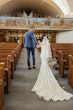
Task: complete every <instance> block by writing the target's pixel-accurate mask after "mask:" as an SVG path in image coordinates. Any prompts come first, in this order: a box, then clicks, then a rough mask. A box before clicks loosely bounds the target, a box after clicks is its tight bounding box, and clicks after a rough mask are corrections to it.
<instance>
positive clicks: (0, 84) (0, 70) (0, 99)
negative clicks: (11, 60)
mask: <svg viewBox="0 0 73 110" xmlns="http://www.w3.org/2000/svg"><path fill="white" fill-rule="evenodd" d="M0 110H4V63H0Z"/></svg>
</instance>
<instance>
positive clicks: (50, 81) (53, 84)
mask: <svg viewBox="0 0 73 110" xmlns="http://www.w3.org/2000/svg"><path fill="white" fill-rule="evenodd" d="M40 46H41V55H40V57H41V62H42V63H41V67H40V72H39V75H38V78H37V81H36V83H35V85H34V87H33V88H32V90H31V91H32V92H35V93H36V94H37V95H38V96H39V97H40V98H43V99H44V100H46V101H50V100H53V101H57V100H59V101H63V100H69V99H70V98H72V97H73V95H72V94H70V93H68V92H66V91H65V90H63V89H62V88H61V87H60V85H59V84H58V82H57V80H56V79H55V77H54V75H53V73H52V71H51V69H50V67H49V66H48V59H49V58H51V57H52V55H51V49H50V43H49V41H48V39H47V37H46V36H44V37H43V40H42V43H40Z"/></svg>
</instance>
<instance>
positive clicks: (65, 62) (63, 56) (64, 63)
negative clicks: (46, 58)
mask: <svg viewBox="0 0 73 110" xmlns="http://www.w3.org/2000/svg"><path fill="white" fill-rule="evenodd" d="M58 54H59V56H58V57H59V73H60V74H61V76H62V77H64V70H65V69H68V68H69V55H73V53H72V52H69V53H63V52H62V51H59V53H58Z"/></svg>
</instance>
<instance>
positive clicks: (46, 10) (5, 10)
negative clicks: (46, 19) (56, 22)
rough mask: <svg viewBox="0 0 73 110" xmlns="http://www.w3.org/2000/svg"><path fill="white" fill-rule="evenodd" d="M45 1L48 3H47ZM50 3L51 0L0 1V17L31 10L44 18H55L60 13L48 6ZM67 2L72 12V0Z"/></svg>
mask: <svg viewBox="0 0 73 110" xmlns="http://www.w3.org/2000/svg"><path fill="white" fill-rule="evenodd" d="M6 1H8V2H6ZM45 1H49V3H48V2H45ZM50 1H52V0H44V1H43V0H0V2H1V3H2V5H1V4H0V15H1V16H3V15H4V16H5V15H7V16H8V15H11V14H12V13H14V12H15V11H17V10H23V9H25V10H26V11H27V10H31V11H32V10H33V11H36V12H39V13H41V14H43V15H45V16H47V15H48V16H51V17H56V15H57V14H58V13H60V10H58V8H55V7H53V5H51V4H50ZM67 2H68V4H69V6H70V10H71V11H73V6H72V4H73V0H67ZM61 13H62V12H61Z"/></svg>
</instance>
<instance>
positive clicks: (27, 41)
mask: <svg viewBox="0 0 73 110" xmlns="http://www.w3.org/2000/svg"><path fill="white" fill-rule="evenodd" d="M36 45H37V40H36V38H35V37H34V33H33V32H32V31H28V32H26V33H25V34H24V47H25V48H35V47H36Z"/></svg>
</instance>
